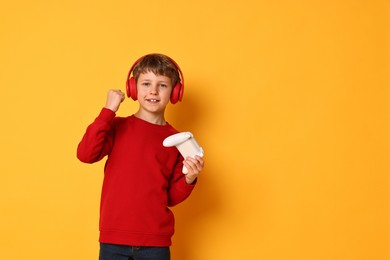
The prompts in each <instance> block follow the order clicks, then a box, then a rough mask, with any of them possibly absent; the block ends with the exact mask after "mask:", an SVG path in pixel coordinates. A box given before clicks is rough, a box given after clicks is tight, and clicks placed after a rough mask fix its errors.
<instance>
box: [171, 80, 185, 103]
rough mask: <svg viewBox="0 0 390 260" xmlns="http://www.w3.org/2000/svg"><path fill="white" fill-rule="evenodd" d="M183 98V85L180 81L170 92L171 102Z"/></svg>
mask: <svg viewBox="0 0 390 260" xmlns="http://www.w3.org/2000/svg"><path fill="white" fill-rule="evenodd" d="M182 98H183V86H182V85H181V83H180V82H179V83H177V84H176V85H175V87H174V88H173V90H172V94H171V103H172V104H176V103H177V102H178V101H181V100H182Z"/></svg>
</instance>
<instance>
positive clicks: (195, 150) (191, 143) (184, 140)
mask: <svg viewBox="0 0 390 260" xmlns="http://www.w3.org/2000/svg"><path fill="white" fill-rule="evenodd" d="M163 145H164V146H165V147H171V146H176V148H177V149H178V150H179V152H180V153H181V155H182V156H183V157H184V159H185V158H187V157H188V156H190V157H193V158H195V155H198V156H200V157H203V155H204V151H203V149H202V147H200V146H199V144H198V143H197V142H196V140H195V138H194V136H193V134H191V133H190V132H182V133H178V134H174V135H171V136H168V137H167V138H165V140H164V141H163ZM183 173H184V174H187V173H188V169H187V168H186V167H185V166H184V165H183Z"/></svg>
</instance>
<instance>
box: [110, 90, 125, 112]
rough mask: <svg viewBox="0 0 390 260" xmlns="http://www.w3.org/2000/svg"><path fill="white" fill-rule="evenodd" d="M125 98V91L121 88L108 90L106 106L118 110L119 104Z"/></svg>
mask: <svg viewBox="0 0 390 260" xmlns="http://www.w3.org/2000/svg"><path fill="white" fill-rule="evenodd" d="M123 100H125V93H123V92H122V91H121V90H119V89H110V90H109V91H108V92H107V100H106V106H105V108H108V109H110V110H112V111H114V112H116V111H118V109H119V105H120V104H121V103H122V101H123Z"/></svg>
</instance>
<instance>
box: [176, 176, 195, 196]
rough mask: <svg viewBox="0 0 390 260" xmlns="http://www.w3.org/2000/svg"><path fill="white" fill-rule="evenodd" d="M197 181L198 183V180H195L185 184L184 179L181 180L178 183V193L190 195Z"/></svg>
mask: <svg viewBox="0 0 390 260" xmlns="http://www.w3.org/2000/svg"><path fill="white" fill-rule="evenodd" d="M197 181H198V178H196V179H195V180H194V182H193V183H191V184H188V183H187V182H186V178H185V177H184V178H182V181H181V182H180V185H179V187H178V189H179V190H180V191H182V192H183V193H191V191H192V190H193V189H194V188H195V185H196V183H197Z"/></svg>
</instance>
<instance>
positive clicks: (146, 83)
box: [142, 82, 150, 86]
mask: <svg viewBox="0 0 390 260" xmlns="http://www.w3.org/2000/svg"><path fill="white" fill-rule="evenodd" d="M149 85H150V83H149V82H143V83H142V86H149Z"/></svg>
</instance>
